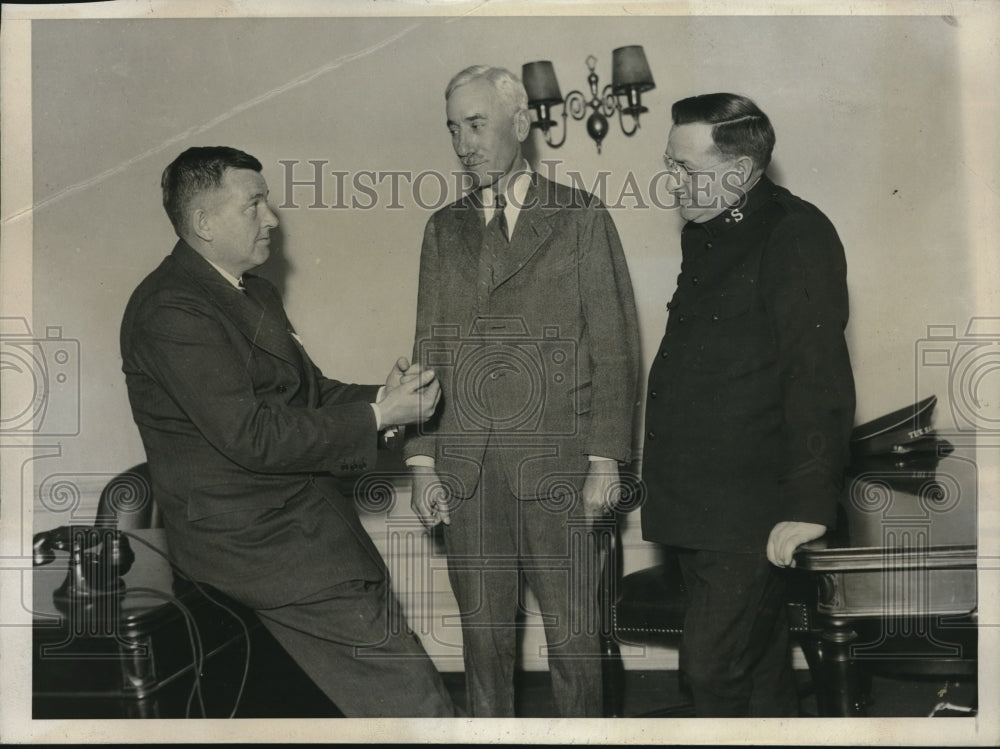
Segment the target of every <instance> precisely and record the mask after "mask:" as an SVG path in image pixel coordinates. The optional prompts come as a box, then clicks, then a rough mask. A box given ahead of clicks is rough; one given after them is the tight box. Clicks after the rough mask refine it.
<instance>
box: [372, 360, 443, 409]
mask: <svg viewBox="0 0 1000 749" xmlns="http://www.w3.org/2000/svg"><path fill="white" fill-rule="evenodd" d="M404 364H405V365H407V366H406V367H404V366H403V365H404ZM440 398H441V385H440V383H439V382H438V381H437V379H436V377H435V375H434V370H433V369H424V368H423V367H421V366H420V365H419V364H413V365H409V363H408V362H407V361H406V359H405V358H404V357H400V358H399V359H397V360H396V364H395V366H394V367H393V368H392V370H391V371H390V372H389V376H388V377H386V379H385V391H384V392H383V396H382V400H380V401H379V403H378V408H379V412H380V413H381V414H382V423H383V424H420V423H422V422H425V421H427V419H429V418H430V417H431V416H432V415H433V413H434V409H435V408H437V403H438V400H439V399H440Z"/></svg>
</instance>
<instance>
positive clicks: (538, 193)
mask: <svg viewBox="0 0 1000 749" xmlns="http://www.w3.org/2000/svg"><path fill="white" fill-rule="evenodd" d="M558 210H559V205H557V203H556V201H555V200H554V199H553V196H552V195H550V191H549V182H548V180H546V179H545V178H544V177H542V176H540V175H539V174H538V173H537V172H536V173H535V174H534V175H533V178H532V181H531V187H529V188H528V192H527V194H526V195H525V199H524V207H523V208H522V209H521V212H520V213H519V214H518V217H517V223H516V224H514V234H513V236H512V237H511V238H510V246H509V247H508V248H507V252H506V256H505V258H504V262H503V263H502V265H501V268H502V273H501V274H500V275H499V276H498V277H497V278H496V281H495V283H494V288H496V287H497V286H500V285H502V284H503V283H505V282H506V281H508V280H509V279H510V278H511V277H512V276H515V275H517V273H518V272H519V271H521V270H522V269H523V268H524V266H525V265H527V264H528V261H529V260H531V258H532V257H533V256H534V254H535V253H536V252H538V250H539V249H540V248H541V246H542V244H543V243H544V242H545V240H546V239H548V238H549V235H550V234H552V226H551V222H550V221H549V219H550V218H551V216H552V214H553V213H555V212H557V211H558Z"/></svg>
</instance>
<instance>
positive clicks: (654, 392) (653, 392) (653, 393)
mask: <svg viewBox="0 0 1000 749" xmlns="http://www.w3.org/2000/svg"><path fill="white" fill-rule="evenodd" d="M649 397H650V398H652V399H653V400H656V391H655V390H650V391H649Z"/></svg>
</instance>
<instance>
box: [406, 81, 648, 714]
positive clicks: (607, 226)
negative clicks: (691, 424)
mask: <svg viewBox="0 0 1000 749" xmlns="http://www.w3.org/2000/svg"><path fill="white" fill-rule="evenodd" d="M445 99H446V102H447V118H448V129H449V131H450V132H451V137H452V145H453V146H454V148H455V153H456V154H457V155H458V157H459V159H460V160H461V162H462V165H463V168H464V170H465V172H466V173H467V174H468V175H469V177H470V179H471V182H472V184H473V187H474V189H473V190H472V191H471V192H469V193H468V194H467V195H465V196H464V197H462V198H461V199H460V200H458V201H457V202H456V203H453V204H452V205H449V206H447V207H445V208H443V209H442V210H440V211H438V212H437V213H435V214H434V215H433V216H432V217H431V219H430V221H428V223H427V228H426V231H425V234H424V241H423V248H422V251H421V260H420V288H419V296H418V302H417V327H416V341H415V344H414V361H417V362H420V363H421V364H423V365H424V366H433V367H434V370H435V372H436V373H437V375H438V378H439V379H440V382H441V386H442V401H441V403H440V405H439V406H438V408H437V412H436V413H435V416H434V417H433V418H432V419H431V420H430V421H429V422H427V424H425V425H424V426H423V427H421V428H420V429H419V430H418V433H417V434H416V435H414V436H411V437H410V439H409V440H408V441H407V443H406V446H405V448H404V449H405V454H406V456H407V464H408V465H410V466H411V468H412V472H413V498H412V506H413V509H414V511H415V512H416V513H417V515H418V516H420V518H421V519H422V520H423V521H424V523H425V524H426V525H428V526H429V527H433V526H435V525H437V524H438V523H443V524H444V526H445V528H444V541H445V548H446V550H447V553H448V563H449V577H450V581H451V585H452V590H453V591H454V593H455V597H456V599H457V600H458V604H459V608H460V609H461V612H462V623H463V643H464V657H465V670H466V683H467V688H468V696H469V706H468V707H469V712H470V713H471V714H472V715H475V716H494V717H503V716H512V715H514V695H513V670H514V663H515V660H516V630H515V622H516V619H517V616H518V613H519V611H518V608H519V605H523V598H522V596H521V591H520V582H521V580H520V577H521V575H522V574H523V575H524V577H525V578H526V580H527V583H528V584H529V585H530V587H531V589H532V591H533V592H534V594H535V596H536V597H537V599H538V601H539V605H540V608H541V612H540V613H541V616H542V620H543V622H544V623H545V630H546V632H545V633H546V639H547V643H548V662H549V668H550V671H551V674H552V684H553V691H554V693H555V698H556V705H557V708H558V710H559V712H560V714H561V715H563V716H596V715H599V714H600V710H601V701H602V699H601V687H600V684H601V664H600V660H599V648H598V622H599V620H598V617H597V610H596V595H595V594H596V577H597V571H596V556H597V555H596V553H595V551H594V546H593V539H592V538H588V530H589V528H590V519H591V518H592V517H593V516H595V515H597V514H599V513H601V512H602V511H604V510H605V509H607V508H608V507H609V506H610V504H611V503H612V502H613V501H614V500H615V498H616V492H617V490H618V489H617V486H618V480H619V475H618V466H619V464H620V463H626V462H628V461H629V460H630V457H631V442H632V424H633V421H632V420H633V414H634V410H635V407H636V381H637V375H638V372H637V362H638V348H639V346H638V334H637V325H636V313H635V302H634V299H633V295H632V287H631V282H630V279H629V273H628V268H627V266H626V263H625V257H624V254H623V253H622V248H621V242H620V241H619V238H618V233H617V231H616V229H615V225H614V222H613V221H612V220H611V217H610V216H609V215H608V212H607V210H606V209H605V208H604V206H603V205H601V204H600V202H599V201H598V200H597V199H596V198H594V197H593V196H592V195H589V194H587V193H585V192H583V191H581V190H576V189H573V188H570V187H566V186H564V185H560V184H556V183H554V182H551V181H549V180H547V179H545V178H543V177H542V176H540V175H538V174H537V173H535V172H533V171H532V170H531V168H530V166H529V165H528V163H527V161H526V160H525V159H524V156H523V155H522V151H521V146H522V143H523V142H524V140H525V139H526V138H527V137H528V133H529V131H530V120H529V116H528V111H527V95H526V94H525V91H524V87H523V86H522V85H521V82H520V80H519V79H518V78H516V77H515V76H514V75H512V74H511V73H510V72H509V71H507V70H504V69H502V68H490V67H486V66H475V67H472V68H468V69H466V70H464V71H462V72H461V73H459V74H458V75H456V76H455V77H454V78H453V79H452V80H451V82H450V83H449V84H448V87H447V90H446V92H445Z"/></svg>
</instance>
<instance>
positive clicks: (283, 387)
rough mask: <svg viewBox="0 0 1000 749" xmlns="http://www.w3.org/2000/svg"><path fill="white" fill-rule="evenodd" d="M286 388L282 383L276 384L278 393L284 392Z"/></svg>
mask: <svg viewBox="0 0 1000 749" xmlns="http://www.w3.org/2000/svg"><path fill="white" fill-rule="evenodd" d="M286 390H288V388H287V387H285V386H284V385H278V387H277V391H278V392H279V393H284V392H285V391H286Z"/></svg>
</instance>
